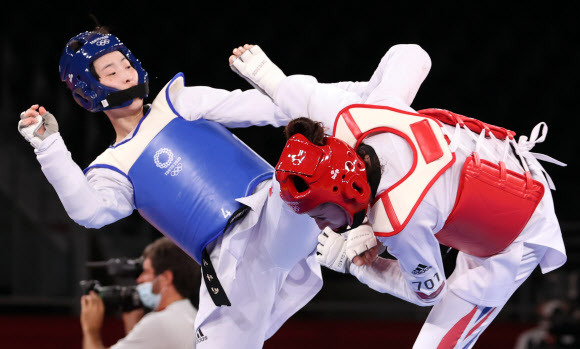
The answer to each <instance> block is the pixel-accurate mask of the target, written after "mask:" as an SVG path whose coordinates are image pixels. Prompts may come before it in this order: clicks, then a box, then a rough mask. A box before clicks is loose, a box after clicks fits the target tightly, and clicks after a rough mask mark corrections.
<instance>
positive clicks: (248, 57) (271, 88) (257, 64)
mask: <svg viewBox="0 0 580 349" xmlns="http://www.w3.org/2000/svg"><path fill="white" fill-rule="evenodd" d="M230 67H231V68H232V70H233V71H234V72H236V73H237V74H238V75H240V76H241V77H242V78H244V79H245V80H246V81H248V82H249V83H250V84H251V85H252V86H254V87H255V88H256V89H258V90H260V91H262V92H263V93H265V94H266V95H268V96H270V98H274V92H276V89H277V88H278V85H280V82H281V81H282V80H284V79H285V78H286V75H284V73H283V72H282V70H280V68H278V66H277V65H275V64H274V63H272V61H271V60H270V59H269V58H268V56H266V54H265V53H264V51H262V49H261V48H260V47H259V46H258V45H255V46H254V47H252V48H251V49H249V50H246V52H244V53H243V54H242V55H241V56H240V57H239V58H236V59H235V60H234V61H233V62H232V64H230Z"/></svg>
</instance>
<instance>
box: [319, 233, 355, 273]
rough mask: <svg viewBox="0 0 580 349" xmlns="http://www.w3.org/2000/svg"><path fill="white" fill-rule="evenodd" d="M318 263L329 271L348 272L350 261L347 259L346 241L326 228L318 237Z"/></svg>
mask: <svg viewBox="0 0 580 349" xmlns="http://www.w3.org/2000/svg"><path fill="white" fill-rule="evenodd" d="M316 251H317V253H316V261H317V262H318V263H319V264H320V265H322V266H325V267H327V268H329V269H332V270H334V271H338V272H340V273H346V272H348V268H349V264H350V261H349V260H348V258H347V257H346V239H345V238H343V237H342V235H340V234H337V233H335V232H334V231H332V229H330V228H328V227H327V228H325V229H324V230H323V231H322V233H320V235H318V246H316Z"/></svg>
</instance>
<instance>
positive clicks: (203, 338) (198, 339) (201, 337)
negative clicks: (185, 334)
mask: <svg viewBox="0 0 580 349" xmlns="http://www.w3.org/2000/svg"><path fill="white" fill-rule="evenodd" d="M206 340H207V336H204V334H203V332H201V328H200V329H198V330H197V332H195V344H198V343H200V342H203V341H206Z"/></svg>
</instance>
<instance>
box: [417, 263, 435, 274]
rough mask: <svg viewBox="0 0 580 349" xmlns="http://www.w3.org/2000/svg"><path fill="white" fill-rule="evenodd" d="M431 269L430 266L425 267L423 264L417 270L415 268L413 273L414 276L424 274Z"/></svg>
mask: <svg viewBox="0 0 580 349" xmlns="http://www.w3.org/2000/svg"><path fill="white" fill-rule="evenodd" d="M429 269H431V267H428V266H426V265H423V264H419V265H418V266H417V268H415V270H413V271H412V273H413V275H417V274H423V273H424V272H426V271H427V270H429Z"/></svg>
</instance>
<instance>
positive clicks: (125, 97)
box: [101, 82, 149, 108]
mask: <svg viewBox="0 0 580 349" xmlns="http://www.w3.org/2000/svg"><path fill="white" fill-rule="evenodd" d="M148 94H149V84H148V83H147V82H144V83H142V84H139V85H136V86H133V87H129V88H128V89H125V90H121V91H117V92H113V93H111V94H110V95H108V96H107V98H105V99H104V100H102V101H101V104H102V105H103V107H105V108H109V107H118V106H120V105H121V104H123V103H125V102H127V101H130V100H132V99H135V98H142V97H144V96H147V95H148Z"/></svg>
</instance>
